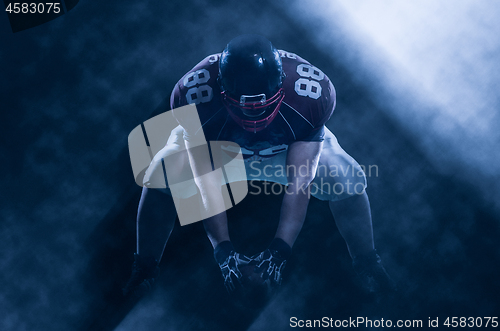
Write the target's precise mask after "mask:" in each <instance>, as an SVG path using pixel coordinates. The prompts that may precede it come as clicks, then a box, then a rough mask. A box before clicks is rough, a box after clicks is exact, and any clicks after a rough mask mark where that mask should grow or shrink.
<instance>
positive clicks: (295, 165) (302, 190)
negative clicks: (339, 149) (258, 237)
mask: <svg viewBox="0 0 500 331" xmlns="http://www.w3.org/2000/svg"><path fill="white" fill-rule="evenodd" d="M322 145H323V142H322V141H297V142H294V143H293V144H291V145H290V147H289V149H288V154H287V160H286V163H287V164H286V165H287V173H288V186H287V188H286V192H285V196H284V197H283V202H282V204H281V214H280V221H279V224H278V229H277V230H276V236H275V238H274V239H273V241H272V242H271V244H270V245H269V248H268V249H266V250H265V251H263V252H262V253H260V254H259V256H257V257H256V258H255V260H257V261H258V264H257V267H256V270H257V272H259V273H261V277H262V278H263V279H264V280H266V281H267V280H269V281H270V285H271V286H272V287H276V286H279V285H280V284H281V277H282V273H283V269H284V267H285V265H286V260H287V259H288V258H289V256H290V255H291V253H292V246H293V244H294V242H295V239H297V236H298V235H299V232H300V230H301V229H302V225H303V224H304V220H305V217H306V212H307V206H308V205H309V186H310V185H311V182H312V180H313V179H314V175H315V174H316V169H317V167H318V162H319V157H320V155H321V148H322Z"/></svg>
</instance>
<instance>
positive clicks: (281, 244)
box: [269, 238, 292, 260]
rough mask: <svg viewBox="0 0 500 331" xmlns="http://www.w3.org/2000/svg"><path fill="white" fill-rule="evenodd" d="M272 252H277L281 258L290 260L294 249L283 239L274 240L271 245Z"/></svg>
mask: <svg viewBox="0 0 500 331" xmlns="http://www.w3.org/2000/svg"><path fill="white" fill-rule="evenodd" d="M269 249H270V250H274V251H277V252H278V254H279V255H280V257H281V258H283V259H284V260H286V259H288V258H289V257H290V255H292V248H291V247H290V245H288V244H287V243H286V242H285V241H284V240H283V239H281V238H274V239H273V241H271V244H270V245H269Z"/></svg>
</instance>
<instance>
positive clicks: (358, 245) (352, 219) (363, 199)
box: [328, 191, 375, 257]
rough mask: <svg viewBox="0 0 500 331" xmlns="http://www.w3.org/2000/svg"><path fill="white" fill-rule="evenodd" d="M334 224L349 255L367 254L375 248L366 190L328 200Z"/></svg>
mask: <svg viewBox="0 0 500 331" xmlns="http://www.w3.org/2000/svg"><path fill="white" fill-rule="evenodd" d="M328 203H329V205H330V210H331V211H332V214H333V216H334V218H335V224H336V225H337V228H338V229H339V232H340V234H341V235H342V237H343V238H344V240H345V242H346V244H347V248H348V250H349V254H350V255H351V257H355V256H360V255H365V254H368V253H369V252H371V251H373V250H374V249H375V246H374V242H373V227H372V215H371V210H370V201H369V200H368V195H367V194H366V191H364V192H363V193H362V194H356V195H353V196H351V197H349V198H346V199H343V200H338V201H329V202H328Z"/></svg>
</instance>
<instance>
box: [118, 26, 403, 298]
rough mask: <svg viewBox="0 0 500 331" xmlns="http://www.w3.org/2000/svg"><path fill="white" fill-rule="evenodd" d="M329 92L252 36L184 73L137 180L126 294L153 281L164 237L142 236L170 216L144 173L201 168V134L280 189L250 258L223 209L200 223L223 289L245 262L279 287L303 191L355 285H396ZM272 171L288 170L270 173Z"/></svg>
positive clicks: (315, 71)
mask: <svg viewBox="0 0 500 331" xmlns="http://www.w3.org/2000/svg"><path fill="white" fill-rule="evenodd" d="M335 98H336V95H335V89H334V87H333V85H332V83H331V81H330V79H329V78H328V77H327V76H326V75H325V74H324V73H323V72H322V71H321V70H320V69H319V68H317V67H315V66H314V65H312V64H311V63H309V62H307V61H306V60H304V59H303V58H301V57H300V56H298V55H296V54H294V53H290V52H286V51H283V50H277V49H276V48H275V47H274V46H273V45H272V44H271V42H269V41H268V40H267V39H266V38H264V37H262V36H258V35H242V36H239V37H237V38H235V39H233V40H231V41H230V42H229V44H228V45H227V46H226V48H225V49H224V50H223V52H222V53H219V54H213V55H210V56H208V57H206V58H205V59H204V60H202V61H201V62H200V63H198V64H197V65H196V66H195V67H194V68H193V69H191V70H190V71H189V72H188V73H186V74H185V75H184V76H183V77H182V78H181V79H180V80H179V82H178V83H177V84H176V85H175V87H174V90H173V92H172V94H171V99H170V102H171V108H172V109H173V114H174V116H175V118H176V119H177V121H178V123H179V126H178V127H177V128H175V129H174V130H173V131H172V132H171V135H170V138H169V140H168V142H167V144H166V146H165V147H164V148H163V149H162V150H161V151H160V152H158V154H157V155H156V156H155V158H154V160H153V162H152V163H151V165H150V167H149V168H148V170H147V171H146V175H145V177H144V188H143V194H142V197H141V201H140V204H139V211H138V217H137V222H138V226H137V229H138V247H137V253H136V254H135V262H134V268H133V274H132V277H131V279H130V281H129V283H128V284H127V285H126V287H125V288H124V293H126V294H127V293H130V292H134V293H138V292H139V293H142V292H145V291H146V290H148V289H149V288H150V287H151V285H152V283H153V282H154V279H155V277H156V276H157V274H158V261H159V260H160V258H161V254H162V251H163V247H164V241H158V242H151V241H150V240H148V239H147V238H144V233H146V232H148V231H149V232H152V233H154V232H158V229H157V228H155V227H154V226H152V225H151V224H158V223H161V224H162V226H163V227H164V229H163V233H164V234H165V236H166V237H167V238H168V235H169V234H170V231H171V229H172V227H173V221H174V219H175V217H174V216H175V215H167V214H168V213H169V211H168V207H167V205H168V203H170V204H172V202H171V199H170V200H169V199H168V198H167V197H168V195H165V194H163V193H165V192H166V193H169V190H168V188H167V189H164V190H158V189H152V188H150V187H149V184H150V183H151V179H152V178H153V177H155V176H157V175H158V174H160V175H161V176H163V174H164V171H165V168H167V169H168V173H169V174H179V176H182V175H183V173H185V172H188V173H190V174H191V176H194V178H196V177H197V176H198V175H199V174H203V173H206V170H203V169H201V168H200V167H202V166H201V165H199V164H197V163H196V161H195V157H194V155H192V154H190V153H191V152H190V150H192V149H190V147H191V145H193V144H194V143H193V142H194V141H196V140H197V139H198V138H199V136H200V135H204V139H206V140H207V141H230V142H234V143H236V144H238V145H239V146H240V147H241V152H242V154H243V156H244V161H245V167H246V174H247V179H248V180H262V181H268V182H275V183H280V184H283V185H286V191H285V194H284V196H283V202H282V205H281V213H280V219H279V223H278V228H277V231H276V234H275V237H274V239H273V240H272V242H271V243H270V244H269V246H268V248H267V249H266V250H265V251H263V252H261V253H259V254H256V255H255V256H252V257H247V256H244V255H242V254H240V253H238V252H236V251H235V249H234V247H233V245H232V243H231V238H230V237H229V231H228V221H227V215H226V213H225V212H222V213H219V214H217V215H215V216H213V217H210V218H208V219H205V220H204V221H203V223H204V226H205V230H206V232H207V235H208V238H209V240H210V242H211V244H212V246H213V248H214V257H215V260H216V262H217V263H218V265H219V267H220V269H221V272H222V275H223V279H224V284H225V286H226V288H227V289H228V291H230V292H233V291H235V289H236V288H238V287H240V286H244V284H245V277H244V276H243V275H242V273H241V270H240V269H241V267H242V266H245V267H248V266H249V265H251V266H252V267H253V271H254V272H255V273H257V274H258V275H259V277H261V279H262V281H263V282H266V283H267V284H268V285H269V286H270V287H271V288H277V287H278V286H279V285H280V284H281V280H282V273H283V269H284V267H285V265H286V261H287V259H289V257H290V255H291V254H292V247H293V245H294V242H295V240H296V238H297V236H298V234H299V232H300V230H301V228H302V225H303V223H304V219H305V216H306V212H307V206H308V204H309V198H310V196H311V195H312V196H314V197H316V198H318V199H320V200H326V201H328V203H329V205H330V209H331V211H332V213H333V215H334V219H335V222H336V225H337V227H338V229H339V231H340V233H341V235H342V236H343V238H344V240H345V242H346V244H347V247H348V250H349V253H350V256H351V258H352V260H353V267H354V269H355V271H356V273H357V274H358V275H359V278H360V279H361V281H362V284H363V286H364V287H365V288H366V289H367V290H368V291H370V292H383V291H393V290H395V285H394V282H393V281H392V280H391V279H390V277H389V276H388V275H387V273H386V271H385V269H384V267H383V266H382V264H381V261H380V257H379V256H378V254H377V252H376V250H375V248H374V242H373V230H372V220H371V211H370V205H369V200H368V196H367V194H366V191H365V188H366V177H365V174H364V172H363V170H362V168H361V167H360V166H359V164H358V163H357V162H356V161H355V160H354V159H353V158H352V157H351V156H349V155H348V154H347V153H346V152H345V151H344V150H343V149H342V148H341V147H340V145H339V143H338V141H337V139H336V137H335V136H334V134H333V133H332V132H331V131H330V130H329V129H328V128H327V127H326V126H325V123H326V122H327V120H328V119H329V118H330V116H331V115H332V113H333V111H334V108H335V100H336V99H335ZM187 104H196V108H197V112H198V116H199V119H200V123H201V130H200V128H193V127H192V125H190V123H189V117H188V116H186V115H185V114H184V113H183V111H182V109H183V108H182V106H185V105H187ZM180 151H185V152H184V153H182V152H180ZM171 155H175V157H169V156H171ZM190 161H191V162H190ZM280 168H281V169H285V170H286V171H281V172H280V171H269V170H270V169H280ZM332 169H337V170H338V169H342V171H335V172H334V171H332ZM264 170H268V171H264ZM289 170H293V171H289ZM297 170H300V171H297ZM346 170H348V171H346ZM194 185H198V187H193V188H192V189H191V190H186V192H187V193H186V194H187V195H189V194H195V192H200V194H201V195H202V196H203V197H204V199H206V200H207V203H209V202H210V200H211V199H213V196H217V194H214V193H217V192H220V186H219V185H217V184H215V185H200V184H199V183H198V182H196V181H195V182H194V183H193V186H194ZM162 191H163V192H162ZM189 192H192V193H189ZM167 201H170V202H167ZM170 214H172V212H171V211H170ZM168 216H170V218H169V220H168V221H167V218H168ZM154 220H156V221H154ZM158 220H160V221H158ZM148 227H149V230H148V229H147V228H148ZM143 229H145V230H143ZM141 231H143V233H141ZM139 249H140V250H139Z"/></svg>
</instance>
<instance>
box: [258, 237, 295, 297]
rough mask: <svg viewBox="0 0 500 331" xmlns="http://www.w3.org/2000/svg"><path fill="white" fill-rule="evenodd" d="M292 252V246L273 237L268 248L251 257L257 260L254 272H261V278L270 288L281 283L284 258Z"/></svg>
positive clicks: (284, 263)
mask: <svg viewBox="0 0 500 331" xmlns="http://www.w3.org/2000/svg"><path fill="white" fill-rule="evenodd" d="M291 254H292V248H291V247H290V246H289V245H288V244H287V243H286V242H284V241H283V240H282V239H280V238H274V239H273V241H272V242H271V244H270V245H269V248H268V249H266V250H265V251H263V252H262V253H260V254H258V255H254V256H252V257H251V260H252V261H257V265H256V266H255V272H258V273H260V274H261V277H262V279H263V280H264V281H265V282H267V283H268V285H270V287H271V288H277V287H279V286H280V285H281V279H282V277H283V270H284V269H285V265H286V260H287V259H288V258H289V257H290V255H291Z"/></svg>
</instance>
